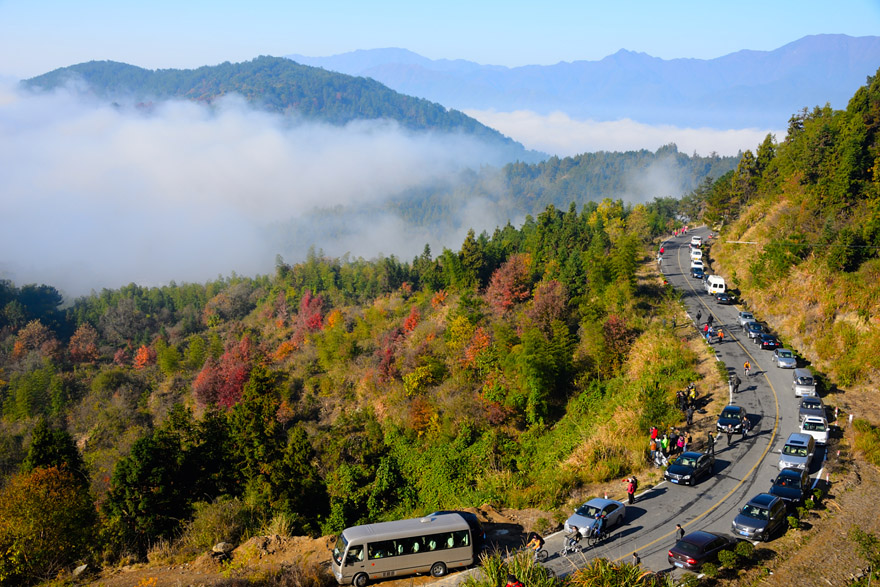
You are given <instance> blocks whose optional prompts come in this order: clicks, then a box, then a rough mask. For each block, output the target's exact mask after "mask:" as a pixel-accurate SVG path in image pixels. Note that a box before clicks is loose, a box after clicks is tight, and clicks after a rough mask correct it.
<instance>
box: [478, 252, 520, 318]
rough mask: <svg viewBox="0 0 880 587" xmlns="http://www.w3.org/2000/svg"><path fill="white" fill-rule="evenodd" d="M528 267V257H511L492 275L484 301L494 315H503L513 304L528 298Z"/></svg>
mask: <svg viewBox="0 0 880 587" xmlns="http://www.w3.org/2000/svg"><path fill="white" fill-rule="evenodd" d="M530 265H531V260H530V257H529V255H524V254H519V255H513V256H511V257H510V258H509V259H508V260H507V261H505V262H504V263H503V264H502V265H501V267H499V268H498V269H497V270H496V271H495V273H493V274H492V278H491V279H490V280H489V287H487V288H486V301H487V302H488V303H489V306H490V307H491V308H492V310H493V311H494V312H495V313H496V315H499V316H500V315H503V314H505V313H506V312H507V311H509V310H510V309H511V308H513V306H514V305H515V304H518V303H520V302H523V301H525V300H527V299H528V298H529V292H530V291H531V269H530Z"/></svg>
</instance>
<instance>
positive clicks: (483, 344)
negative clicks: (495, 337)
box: [464, 326, 492, 367]
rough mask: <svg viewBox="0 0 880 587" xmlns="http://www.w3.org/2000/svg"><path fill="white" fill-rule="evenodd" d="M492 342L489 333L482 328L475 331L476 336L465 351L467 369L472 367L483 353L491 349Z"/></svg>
mask: <svg viewBox="0 0 880 587" xmlns="http://www.w3.org/2000/svg"><path fill="white" fill-rule="evenodd" d="M491 342H492V341H491V339H490V338H489V333H488V332H486V330H485V329H484V328H483V327H482V326H480V327H478V328H477V329H476V330H475V331H474V336H473V337H472V338H471V341H470V343H468V345H467V347H466V348H465V349H464V365H465V367H472V366H473V365H474V364H475V363H476V361H477V359H478V358H479V357H480V355H481V354H482V353H483V351H485V350H486V349H488V348H489V344H490V343H491Z"/></svg>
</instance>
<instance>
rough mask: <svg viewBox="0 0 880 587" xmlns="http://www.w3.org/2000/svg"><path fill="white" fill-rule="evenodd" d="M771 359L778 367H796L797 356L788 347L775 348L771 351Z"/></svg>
mask: <svg viewBox="0 0 880 587" xmlns="http://www.w3.org/2000/svg"><path fill="white" fill-rule="evenodd" d="M773 360H774V361H775V362H776V366H777V367H779V368H780V369H794V368H795V367H797V358H796V357H795V356H794V353H793V352H791V351H790V350H788V349H776V350H775V351H773Z"/></svg>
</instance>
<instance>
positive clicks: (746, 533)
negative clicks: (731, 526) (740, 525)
mask: <svg viewBox="0 0 880 587" xmlns="http://www.w3.org/2000/svg"><path fill="white" fill-rule="evenodd" d="M739 533H740V534H742V535H743V536H748V535H749V533H748V532H746V531H745V530H740V531H739Z"/></svg>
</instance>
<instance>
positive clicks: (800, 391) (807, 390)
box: [791, 369, 818, 397]
mask: <svg viewBox="0 0 880 587" xmlns="http://www.w3.org/2000/svg"><path fill="white" fill-rule="evenodd" d="M791 389H792V391H794V396H795V397H806V396H816V395H818V394H817V393H816V379H815V378H814V377H813V373H812V372H811V371H810V370H809V369H795V370H794V371H793V372H792V374H791Z"/></svg>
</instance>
